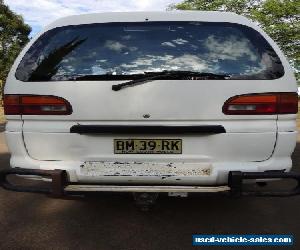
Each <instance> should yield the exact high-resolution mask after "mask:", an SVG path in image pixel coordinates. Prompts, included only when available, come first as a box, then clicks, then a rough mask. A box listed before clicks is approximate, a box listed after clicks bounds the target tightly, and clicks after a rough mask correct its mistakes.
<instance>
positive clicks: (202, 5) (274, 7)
mask: <svg viewBox="0 0 300 250" xmlns="http://www.w3.org/2000/svg"><path fill="white" fill-rule="evenodd" d="M171 9H180V10H207V11H213V10H215V11H230V12H235V13H237V14H240V15H243V16H246V17H248V18H250V19H252V20H253V21H254V22H256V23H258V24H259V25H260V27H261V28H262V29H263V30H264V31H265V32H266V33H267V34H268V35H269V36H270V37H271V38H272V39H273V40H274V41H275V42H276V43H277V44H278V45H279V46H280V48H281V49H282V50H283V52H284V53H285V55H286V56H287V57H288V59H289V61H290V64H291V65H292V67H293V68H294V70H295V74H296V77H297V81H298V84H300V15H299V11H300V2H299V0H185V1H183V2H182V3H179V4H176V5H173V6H171Z"/></svg>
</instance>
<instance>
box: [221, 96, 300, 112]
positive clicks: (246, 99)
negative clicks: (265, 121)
mask: <svg viewBox="0 0 300 250" xmlns="http://www.w3.org/2000/svg"><path fill="white" fill-rule="evenodd" d="M297 112H298V95H297V93H262V94H246V95H238V96H234V97H231V98H229V99H228V100H227V101H226V102H225V103H224V105H223V113H224V114H226V115H274V114H296V113H297Z"/></svg>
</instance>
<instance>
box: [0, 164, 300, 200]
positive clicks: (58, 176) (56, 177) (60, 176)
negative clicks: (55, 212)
mask: <svg viewBox="0 0 300 250" xmlns="http://www.w3.org/2000/svg"><path fill="white" fill-rule="evenodd" d="M9 175H21V176H24V175H25V176H26V175H27V176H28V175H29V176H40V177H44V178H49V179H50V180H51V182H50V183H49V186H48V187H45V186H30V187H28V186H22V185H16V184H13V183H11V182H10V181H9V180H8V178H7V177H8V176H9ZM249 179H252V180H256V181H259V180H262V181H264V180H266V179H294V180H296V181H297V185H296V186H295V187H293V188H291V189H289V190H285V191H280V190H268V191H260V190H249V189H247V190H245V189H244V184H245V183H244V180H249ZM0 185H1V186H2V187H3V188H4V189H7V190H12V191H17V192H33V193H45V194H50V195H52V196H53V197H63V196H65V195H74V194H80V193H85V192H95V191H96V192H150V193H162V192H186V193H222V194H227V195H232V196H235V197H238V196H293V195H299V194H300V173H293V172H280V171H266V172H242V171H230V172H229V174H228V185H226V186H195V185H193V186H182V185H177V186H167V185H165V186H162V185H161V186H158V185H157V186H155V185H99V184H88V185H84V184H78V183H71V182H69V181H68V177H67V172H66V171H65V170H59V169H57V170H36V169H22V168H12V169H7V170H3V171H1V172H0Z"/></svg>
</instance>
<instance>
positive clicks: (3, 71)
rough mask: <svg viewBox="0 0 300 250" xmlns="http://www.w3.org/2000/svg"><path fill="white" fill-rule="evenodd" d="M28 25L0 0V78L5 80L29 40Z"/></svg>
mask: <svg viewBox="0 0 300 250" xmlns="http://www.w3.org/2000/svg"><path fill="white" fill-rule="evenodd" d="M30 32H31V28H30V26H28V25H27V24H25V23H24V20H23V18H22V17H21V16H19V15H17V14H15V13H13V12H12V11H11V10H10V9H9V8H8V6H6V5H5V4H4V3H3V0H0V80H2V81H5V80H6V77H7V74H8V72H9V70H10V67H11V65H12V64H13V62H14V60H15V58H16V56H17V55H18V54H19V53H20V50H21V49H22V48H23V46H24V45H25V44H26V43H27V42H28V41H29V38H28V35H29V33H30Z"/></svg>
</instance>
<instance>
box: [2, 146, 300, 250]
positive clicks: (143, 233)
mask: <svg viewBox="0 0 300 250" xmlns="http://www.w3.org/2000/svg"><path fill="white" fill-rule="evenodd" d="M8 159H9V155H7V154H5V155H1V156H0V164H1V168H3V167H6V166H8ZM299 159H300V144H298V145H297V148H296V151H295V153H294V155H293V160H294V165H295V166H296V169H298V170H299V165H298V163H299ZM299 209H300V197H289V198H258V197H255V198H253V197H252V198H247V197H246V198H241V199H231V198H229V197H223V196H221V197H191V198H170V197H161V198H159V200H158V204H157V206H156V207H155V209H154V210H153V211H151V212H148V213H143V212H140V211H139V210H138V209H136V207H135V206H134V203H133V201H132V197H131V195H129V194H128V195H118V194H114V195H103V194H102V195H90V196H88V197H84V198H81V197H78V198H76V199H73V200H57V199H51V198H48V197H46V196H44V195H37V194H26V193H14V192H8V191H4V190H2V189H0V249H8V248H13V249H33V248H34V249H35V248H36V249H53V248H64V249H69V248H71V249H76V248H80V249H172V250H174V249H180V250H181V249H194V248H195V247H192V246H191V242H192V238H191V235H192V234H195V233H198V234H201V233H202V234H210V233H214V234H218V233H220V234H231V233H232V234H236V233H245V234H246V233H255V234H276V233H278V234H293V235H294V237H295V239H296V243H297V242H298V241H299V240H298V239H299V238H300V228H299V224H298V222H299V221H300V213H299ZM297 248H298V249H300V246H298V247H296V245H295V246H294V249H297ZM201 249H202V248H201ZM209 249H213V248H209ZM216 249H221V248H220V247H219V248H216ZM222 249H226V248H225V247H222ZM228 249H230V248H228ZM251 249H254V248H251ZM257 249H261V248H257Z"/></svg>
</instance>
